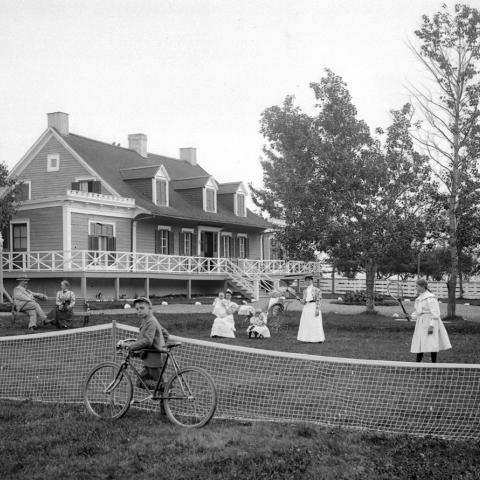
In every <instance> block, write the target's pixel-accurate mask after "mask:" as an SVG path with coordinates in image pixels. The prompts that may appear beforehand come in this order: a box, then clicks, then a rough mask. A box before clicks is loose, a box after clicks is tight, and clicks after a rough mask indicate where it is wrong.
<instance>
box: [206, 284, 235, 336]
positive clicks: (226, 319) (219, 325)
mask: <svg viewBox="0 0 480 480" xmlns="http://www.w3.org/2000/svg"><path fill="white" fill-rule="evenodd" d="M236 310H237V304H236V303H234V302H232V291H231V290H227V291H226V292H225V298H223V292H220V293H219V295H218V298H217V299H215V302H214V303H213V312H212V313H213V314H214V315H215V317H216V318H215V320H214V321H213V325H212V331H211V332H210V336H211V337H212V338H217V337H223V338H235V321H234V319H233V314H234V313H235V311H236Z"/></svg>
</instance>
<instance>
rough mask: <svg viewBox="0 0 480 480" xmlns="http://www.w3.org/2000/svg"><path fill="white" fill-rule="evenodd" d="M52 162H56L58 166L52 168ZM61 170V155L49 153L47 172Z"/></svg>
mask: <svg viewBox="0 0 480 480" xmlns="http://www.w3.org/2000/svg"><path fill="white" fill-rule="evenodd" d="M52 160H55V161H56V165H55V166H52ZM59 170H60V154H59V153H49V154H48V155H47V172H58V171H59Z"/></svg>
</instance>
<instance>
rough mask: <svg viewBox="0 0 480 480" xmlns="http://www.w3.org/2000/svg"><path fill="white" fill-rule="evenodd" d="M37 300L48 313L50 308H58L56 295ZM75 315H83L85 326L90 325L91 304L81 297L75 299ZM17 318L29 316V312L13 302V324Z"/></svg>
mask: <svg viewBox="0 0 480 480" xmlns="http://www.w3.org/2000/svg"><path fill="white" fill-rule="evenodd" d="M35 301H36V302H37V303H38V304H39V305H40V306H41V307H42V310H43V311H44V312H45V314H47V315H48V312H50V310H52V309H54V308H56V306H57V302H56V298H54V297H52V298H48V299H47V300H38V299H35ZM80 312H81V313H80ZM73 317H74V318H75V317H83V326H86V325H88V321H89V318H90V306H89V304H88V302H87V300H85V299H84V298H79V297H77V298H76V299H75V306H74V307H73ZM17 318H28V314H27V313H25V312H23V311H21V310H17V306H16V305H15V303H13V302H12V325H14V324H15V320H16V319H17Z"/></svg>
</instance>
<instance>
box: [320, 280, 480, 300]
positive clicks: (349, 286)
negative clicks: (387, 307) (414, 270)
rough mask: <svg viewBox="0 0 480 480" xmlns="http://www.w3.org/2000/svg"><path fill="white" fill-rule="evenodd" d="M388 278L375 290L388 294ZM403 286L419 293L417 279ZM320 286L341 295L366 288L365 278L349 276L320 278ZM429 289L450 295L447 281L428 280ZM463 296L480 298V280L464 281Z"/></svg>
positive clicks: (407, 293) (410, 292)
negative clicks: (348, 277)
mask: <svg viewBox="0 0 480 480" xmlns="http://www.w3.org/2000/svg"><path fill="white" fill-rule="evenodd" d="M387 284H388V280H376V281H375V291H376V292H378V293H382V294H387V293H388V292H387ZM401 285H402V287H403V294H404V296H406V297H415V296H416V295H417V293H416V288H415V280H414V279H412V280H406V281H404V282H401ZM320 288H321V289H322V292H324V293H338V294H339V295H341V294H343V293H345V292H349V291H358V290H365V279H361V278H356V279H353V280H351V279H347V278H335V280H333V281H332V279H331V278H322V279H321V280H320ZM428 288H429V290H430V291H431V292H432V293H433V294H434V295H436V296H437V297H440V298H446V297H447V296H448V289H447V283H446V282H445V281H443V282H428ZM458 296H460V285H459V284H458V282H457V297H458ZM463 298H466V299H472V300H473V299H477V298H480V282H464V283H463Z"/></svg>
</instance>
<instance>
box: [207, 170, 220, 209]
mask: <svg viewBox="0 0 480 480" xmlns="http://www.w3.org/2000/svg"><path fill="white" fill-rule="evenodd" d="M217 190H218V184H217V182H216V181H215V180H214V179H213V177H210V178H209V179H208V182H207V183H206V184H205V187H204V188H203V209H204V210H205V211H206V212H212V213H217Z"/></svg>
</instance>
